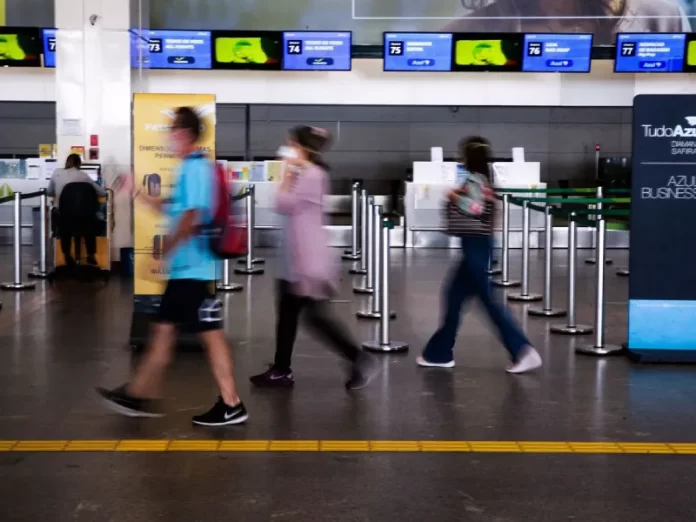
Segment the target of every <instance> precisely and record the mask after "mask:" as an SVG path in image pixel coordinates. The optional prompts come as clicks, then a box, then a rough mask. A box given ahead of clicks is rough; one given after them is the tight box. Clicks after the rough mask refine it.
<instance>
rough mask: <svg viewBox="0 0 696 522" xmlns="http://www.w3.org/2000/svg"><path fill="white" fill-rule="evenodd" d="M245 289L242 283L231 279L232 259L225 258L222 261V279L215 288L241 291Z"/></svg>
mask: <svg viewBox="0 0 696 522" xmlns="http://www.w3.org/2000/svg"><path fill="white" fill-rule="evenodd" d="M243 289H244V287H243V286H242V285H238V284H236V283H233V282H232V281H230V260H229V259H225V260H224V261H223V262H222V281H218V283H217V285H216V286H215V290H217V291H218V292H239V291H241V290H243Z"/></svg>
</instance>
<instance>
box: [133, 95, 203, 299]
mask: <svg viewBox="0 0 696 522" xmlns="http://www.w3.org/2000/svg"><path fill="white" fill-rule="evenodd" d="M182 106H188V107H193V108H194V110H196V112H197V113H198V115H199V116H201V118H202V120H203V126H204V129H203V136H202V138H201V147H202V148H203V149H204V150H205V152H206V153H207V154H209V156H210V157H212V158H214V157H215V96H214V95H207V94H136V95H135V97H134V102H133V111H134V114H133V169H134V175H135V184H136V187H137V186H140V189H141V190H142V191H144V192H145V193H147V194H148V195H150V196H153V197H159V198H163V199H167V198H169V197H170V196H171V190H172V187H173V185H174V183H175V181H176V179H175V178H176V175H177V167H178V164H179V159H178V158H177V157H176V156H174V155H173V154H172V153H171V150H170V148H169V146H168V131H169V128H170V126H171V124H172V122H173V119H174V111H175V110H176V108H177V107H182ZM133 220H134V225H135V226H134V229H135V234H134V249H135V250H134V252H135V253H134V267H133V268H134V272H133V273H134V286H135V288H134V293H135V296H136V305H137V304H138V303H141V304H144V305H145V306H148V305H150V306H151V305H152V304H153V299H152V298H159V296H161V294H162V292H163V290H164V278H165V277H166V275H167V274H166V273H165V274H161V273H155V272H156V269H155V268H154V266H155V263H154V261H158V260H159V259H160V255H161V250H162V242H163V237H164V235H165V234H166V233H167V222H166V219H165V218H164V217H163V216H162V215H160V214H157V213H156V212H154V211H153V210H152V209H151V208H150V207H148V206H147V205H146V204H144V203H143V202H142V200H139V199H136V200H135V203H134V208H133ZM148 298H149V299H148ZM136 308H137V306H136ZM136 311H137V310H136Z"/></svg>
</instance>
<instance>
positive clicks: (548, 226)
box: [528, 206, 566, 317]
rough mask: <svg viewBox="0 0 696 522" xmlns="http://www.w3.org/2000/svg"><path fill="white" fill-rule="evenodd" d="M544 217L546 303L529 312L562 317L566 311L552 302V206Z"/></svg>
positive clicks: (536, 314) (537, 314) (539, 315)
mask: <svg viewBox="0 0 696 522" xmlns="http://www.w3.org/2000/svg"><path fill="white" fill-rule="evenodd" d="M544 218H545V219H546V223H545V230H544V304H543V305H542V306H541V307H534V308H530V309H529V312H528V313H529V315H534V316H537V317H562V316H564V315H565V314H566V311H565V310H561V309H560V308H554V307H553V304H552V300H553V291H552V273H551V272H552V270H553V257H552V256H553V214H551V207H549V206H547V207H546V211H545V212H544Z"/></svg>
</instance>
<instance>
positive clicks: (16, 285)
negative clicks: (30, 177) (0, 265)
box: [0, 192, 36, 290]
mask: <svg viewBox="0 0 696 522" xmlns="http://www.w3.org/2000/svg"><path fill="white" fill-rule="evenodd" d="M12 231H13V244H12V252H13V254H14V280H13V282H11V283H3V284H1V285H0V288H2V289H3V290H33V289H34V288H35V287H36V285H35V284H34V283H23V282H22V194H21V193H20V192H15V193H14V221H13V223H12Z"/></svg>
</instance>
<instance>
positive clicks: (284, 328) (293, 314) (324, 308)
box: [275, 280, 360, 371]
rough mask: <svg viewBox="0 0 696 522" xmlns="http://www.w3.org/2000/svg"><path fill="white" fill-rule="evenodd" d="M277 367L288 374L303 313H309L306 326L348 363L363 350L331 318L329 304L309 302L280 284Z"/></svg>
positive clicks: (283, 283) (341, 326)
mask: <svg viewBox="0 0 696 522" xmlns="http://www.w3.org/2000/svg"><path fill="white" fill-rule="evenodd" d="M277 307H278V309H277V312H276V313H277V314H278V317H277V323H276V355H275V368H276V369H278V370H280V371H289V370H290V365H291V360H292V349H293V347H294V345H295V339H296V338H297V326H298V324H299V322H300V314H301V313H302V311H303V310H305V311H306V314H307V315H306V318H307V323H308V324H309V326H310V327H311V328H312V330H314V331H315V332H316V333H318V334H319V335H320V336H321V337H322V338H323V339H324V340H325V341H327V342H328V343H329V345H330V346H331V347H332V348H334V350H335V351H336V352H337V353H338V354H339V355H341V356H343V357H345V358H346V359H348V360H349V361H355V359H357V357H358V355H359V354H360V348H358V346H357V344H356V343H355V341H354V340H353V338H352V337H351V335H350V333H349V332H348V331H347V330H346V329H345V327H344V326H343V325H342V324H341V323H339V322H338V321H337V320H336V318H335V317H333V316H332V315H331V313H330V312H329V309H328V304H327V302H326V301H321V300H316V299H310V298H309V297H304V296H298V295H295V294H293V293H292V290H291V284H290V283H289V282H287V281H283V280H279V281H278V304H277Z"/></svg>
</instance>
